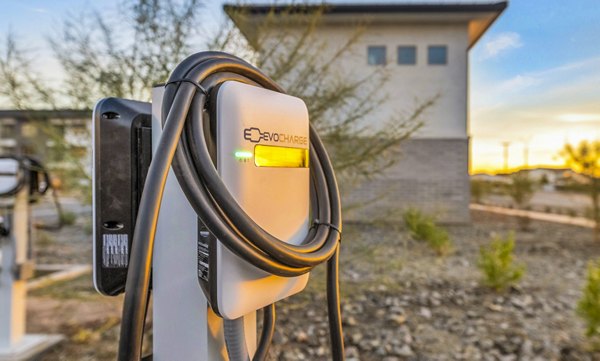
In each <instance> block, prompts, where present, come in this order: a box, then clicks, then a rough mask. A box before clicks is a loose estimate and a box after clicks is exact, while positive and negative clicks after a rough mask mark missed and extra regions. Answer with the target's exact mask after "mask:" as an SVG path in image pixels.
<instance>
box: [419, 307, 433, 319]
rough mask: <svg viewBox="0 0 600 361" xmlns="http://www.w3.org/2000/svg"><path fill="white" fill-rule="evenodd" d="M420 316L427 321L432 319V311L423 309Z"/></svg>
mask: <svg viewBox="0 0 600 361" xmlns="http://www.w3.org/2000/svg"><path fill="white" fill-rule="evenodd" d="M419 314H420V315H421V316H423V317H425V318H427V319H429V318H431V310H430V309H429V308H427V307H421V311H419Z"/></svg>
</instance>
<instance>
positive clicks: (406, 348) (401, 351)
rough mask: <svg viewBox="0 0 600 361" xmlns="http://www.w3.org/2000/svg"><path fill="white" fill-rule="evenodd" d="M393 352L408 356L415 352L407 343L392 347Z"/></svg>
mask: <svg viewBox="0 0 600 361" xmlns="http://www.w3.org/2000/svg"><path fill="white" fill-rule="evenodd" d="M394 353H395V354H396V355H398V356H403V357H410V356H413V355H414V354H415V353H414V352H413V350H412V348H410V346H409V345H404V346H402V347H400V348H396V349H394Z"/></svg>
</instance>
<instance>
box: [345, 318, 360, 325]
mask: <svg viewBox="0 0 600 361" xmlns="http://www.w3.org/2000/svg"><path fill="white" fill-rule="evenodd" d="M342 322H343V323H344V324H345V325H346V326H356V325H357V323H358V322H356V319H355V318H354V317H352V316H348V317H344V318H343V319H342Z"/></svg>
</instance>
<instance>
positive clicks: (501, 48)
mask: <svg viewBox="0 0 600 361" xmlns="http://www.w3.org/2000/svg"><path fill="white" fill-rule="evenodd" d="M522 46H523V43H522V42H521V36H520V35H519V34H518V33H515V32H504V33H500V34H497V35H495V36H492V37H490V38H489V39H488V40H487V41H486V42H485V43H484V44H483V47H482V48H483V49H482V50H483V54H482V59H491V58H495V57H497V56H498V55H500V54H502V53H504V52H506V51H508V50H511V49H517V48H520V47H522Z"/></svg>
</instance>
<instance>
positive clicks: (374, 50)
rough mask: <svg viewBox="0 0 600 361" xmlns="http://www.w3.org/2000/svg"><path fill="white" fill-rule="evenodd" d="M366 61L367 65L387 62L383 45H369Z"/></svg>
mask: <svg viewBox="0 0 600 361" xmlns="http://www.w3.org/2000/svg"><path fill="white" fill-rule="evenodd" d="M367 63H368V64H369V65H385V64H386V63H387V60H386V48H385V46H369V48H368V49H367Z"/></svg>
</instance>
